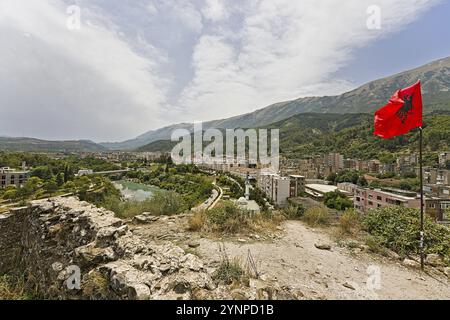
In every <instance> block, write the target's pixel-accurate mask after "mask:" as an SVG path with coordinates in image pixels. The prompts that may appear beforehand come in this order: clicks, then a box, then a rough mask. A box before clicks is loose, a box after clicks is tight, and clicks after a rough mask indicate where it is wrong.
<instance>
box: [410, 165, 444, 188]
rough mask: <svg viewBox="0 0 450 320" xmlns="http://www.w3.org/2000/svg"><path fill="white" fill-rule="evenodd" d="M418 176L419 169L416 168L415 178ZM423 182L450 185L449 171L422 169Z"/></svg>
mask: <svg viewBox="0 0 450 320" xmlns="http://www.w3.org/2000/svg"><path fill="white" fill-rule="evenodd" d="M419 174H420V169H419V168H417V176H419ZM423 180H424V183H426V184H440V185H445V186H447V185H450V170H446V169H436V168H423Z"/></svg>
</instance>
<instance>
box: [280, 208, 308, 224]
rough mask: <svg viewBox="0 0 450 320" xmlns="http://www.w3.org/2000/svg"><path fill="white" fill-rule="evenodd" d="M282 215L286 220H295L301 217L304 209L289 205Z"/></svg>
mask: <svg viewBox="0 0 450 320" xmlns="http://www.w3.org/2000/svg"><path fill="white" fill-rule="evenodd" d="M283 213H284V216H285V217H286V218H287V219H291V220H297V219H300V218H301V217H302V216H303V214H304V213H305V209H304V208H303V206H302V205H299V206H296V205H290V206H288V207H286V208H285V209H284V210H283Z"/></svg>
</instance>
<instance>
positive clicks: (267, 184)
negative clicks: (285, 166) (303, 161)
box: [258, 173, 291, 207]
mask: <svg viewBox="0 0 450 320" xmlns="http://www.w3.org/2000/svg"><path fill="white" fill-rule="evenodd" d="M258 185H259V188H260V189H261V190H262V191H263V192H264V193H265V194H266V196H267V198H268V199H269V200H270V201H272V202H273V203H274V204H275V205H276V206H279V207H284V206H286V205H287V203H288V198H289V197H290V192H291V181H290V179H289V178H287V177H282V176H280V175H278V174H274V173H261V175H260V177H259V180H258Z"/></svg>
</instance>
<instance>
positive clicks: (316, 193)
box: [305, 183, 347, 201]
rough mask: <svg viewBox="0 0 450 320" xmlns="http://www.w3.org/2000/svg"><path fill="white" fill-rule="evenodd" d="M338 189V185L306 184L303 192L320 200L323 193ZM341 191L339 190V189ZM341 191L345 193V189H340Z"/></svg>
mask: <svg viewBox="0 0 450 320" xmlns="http://www.w3.org/2000/svg"><path fill="white" fill-rule="evenodd" d="M336 190H338V187H336V186H330V185H325V184H314V183H313V184H307V185H306V186H305V192H306V193H307V194H308V196H310V197H311V198H313V199H314V200H317V201H322V200H323V199H324V197H325V194H327V193H330V192H334V191H336ZM340 191H341V190H340ZM342 193H344V194H347V193H346V192H345V191H342Z"/></svg>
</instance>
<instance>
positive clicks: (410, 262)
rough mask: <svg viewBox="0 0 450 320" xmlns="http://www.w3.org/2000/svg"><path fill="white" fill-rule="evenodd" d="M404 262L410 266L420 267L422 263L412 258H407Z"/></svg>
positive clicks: (406, 265)
mask: <svg viewBox="0 0 450 320" xmlns="http://www.w3.org/2000/svg"><path fill="white" fill-rule="evenodd" d="M402 264H403V265H404V266H405V267H409V268H420V263H419V262H417V261H415V260H411V259H408V258H406V259H405V260H403V262H402Z"/></svg>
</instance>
